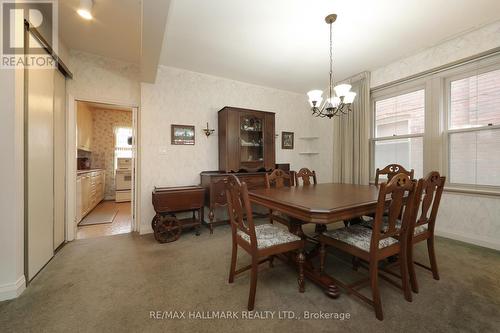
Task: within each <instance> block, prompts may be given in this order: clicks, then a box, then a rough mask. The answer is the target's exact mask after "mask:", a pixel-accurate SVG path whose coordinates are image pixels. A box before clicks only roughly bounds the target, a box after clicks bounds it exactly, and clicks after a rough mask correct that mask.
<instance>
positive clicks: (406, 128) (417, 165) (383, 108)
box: [372, 89, 425, 177]
mask: <svg viewBox="0 0 500 333" xmlns="http://www.w3.org/2000/svg"><path fill="white" fill-rule="evenodd" d="M424 120H425V90H424V89H420V90H416V91H412V92H409V93H405V94H400V95H397V96H392V97H389V98H383V99H378V100H376V101H375V122H374V125H375V128H374V132H375V133H374V134H375V135H374V138H373V140H372V141H373V150H372V151H373V155H374V163H373V164H374V165H373V171H375V170H376V169H377V168H380V169H382V168H384V167H385V166H386V165H388V164H391V163H398V164H401V165H402V166H404V167H405V168H407V169H408V170H410V169H414V170H415V177H422V173H423V170H422V169H423V136H424V125H425V121H424Z"/></svg>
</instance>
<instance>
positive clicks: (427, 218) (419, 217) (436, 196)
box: [410, 171, 446, 235]
mask: <svg viewBox="0 0 500 333" xmlns="http://www.w3.org/2000/svg"><path fill="white" fill-rule="evenodd" d="M445 182H446V177H442V176H441V175H440V174H439V172H437V171H432V172H430V173H429V174H428V175H427V176H426V177H425V178H423V179H420V180H419V182H418V187H417V193H416V196H415V206H414V211H415V213H414V220H415V221H416V222H415V225H414V226H412V229H414V228H417V227H419V226H421V225H425V224H427V230H429V231H430V232H431V234H433V233H434V225H435V223H436V216H437V212H438V209H439V203H440V202H441V195H442V194H443V188H444V183H445ZM419 208H420V209H419ZM429 209H430V210H429ZM410 235H413V231H412V233H410Z"/></svg>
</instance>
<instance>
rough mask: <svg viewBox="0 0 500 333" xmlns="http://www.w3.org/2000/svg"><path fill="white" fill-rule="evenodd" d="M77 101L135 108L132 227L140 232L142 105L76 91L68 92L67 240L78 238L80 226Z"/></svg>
mask: <svg viewBox="0 0 500 333" xmlns="http://www.w3.org/2000/svg"><path fill="white" fill-rule="evenodd" d="M77 102H90V103H101V104H109V105H115V106H121V107H127V108H131V109H132V131H133V137H134V150H133V151H134V153H135V156H134V172H133V175H132V179H133V182H132V184H133V189H132V198H133V205H132V212H131V213H132V226H131V231H132V232H137V231H139V226H140V220H139V214H138V213H139V212H140V196H138V195H137V193H138V189H139V188H140V170H139V167H140V156H141V154H140V151H139V147H140V144H139V141H140V139H139V138H140V135H139V134H140V132H139V123H140V112H139V109H140V108H139V106H138V105H136V104H130V103H123V102H120V101H113V100H103V99H94V98H89V97H80V96H75V95H72V94H67V105H66V110H67V117H66V138H67V139H66V151H67V155H66V166H67V167H66V179H67V182H66V241H67V242H70V241H72V240H75V239H76V232H77V225H76V177H77V174H76V171H77V166H76V157H77V133H76V128H77V127H76V126H77V124H76V109H77V107H76V103H77Z"/></svg>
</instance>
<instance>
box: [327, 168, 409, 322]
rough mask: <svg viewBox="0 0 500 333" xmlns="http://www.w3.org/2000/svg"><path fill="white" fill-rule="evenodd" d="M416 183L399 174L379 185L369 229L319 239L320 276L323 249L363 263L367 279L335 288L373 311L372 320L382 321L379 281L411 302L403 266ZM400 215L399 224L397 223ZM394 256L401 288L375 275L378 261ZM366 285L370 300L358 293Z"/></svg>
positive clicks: (342, 231)
mask: <svg viewBox="0 0 500 333" xmlns="http://www.w3.org/2000/svg"><path fill="white" fill-rule="evenodd" d="M416 186H417V182H416V181H415V180H411V179H410V177H409V176H408V175H406V174H403V173H400V174H397V175H395V176H393V177H392V179H391V180H390V181H389V182H388V183H382V184H381V185H380V188H379V194H378V200H377V206H376V212H375V220H374V224H373V229H369V228H365V227H363V226H361V225H358V224H356V225H353V226H349V227H344V228H340V229H336V230H329V231H326V232H324V233H323V234H321V235H320V237H319V241H320V244H321V248H320V272H323V271H324V266H325V256H326V246H332V247H335V248H338V249H340V250H342V251H344V252H346V253H348V254H350V255H352V256H355V257H357V258H360V259H361V260H364V261H365V262H367V263H368V265H369V278H366V279H363V280H361V281H357V282H354V283H352V284H344V283H342V282H340V281H338V284H339V285H340V286H342V287H344V288H346V289H347V290H348V291H349V293H352V294H354V295H356V296H358V297H359V298H361V299H362V300H363V301H365V302H367V303H368V304H370V305H372V306H373V307H374V309H375V316H376V317H377V319H379V320H383V318H384V316H383V312H382V302H381V298H380V291H379V286H378V278H379V274H380V277H381V278H383V279H384V280H387V281H388V282H390V283H392V284H394V285H396V286H397V287H399V288H401V289H402V290H403V294H404V297H405V299H406V300H407V301H409V302H411V300H412V296H411V290H410V283H409V277H408V265H407V262H406V260H407V258H408V256H407V249H408V246H407V242H408V230H409V228H410V224H411V219H412V216H413V213H414V211H413V204H414V198H415V192H416ZM386 207H388V208H387V210H388V216H387V219H386V222H387V224H386V226H385V227H384V218H383V217H384V211H385V210H386ZM402 211H403V215H402V221H401V222H400V221H399V217H400V213H401V212H402ZM395 255H398V257H399V260H400V261H401V264H400V265H399V267H400V271H401V272H400V273H401V280H402V283H401V285H400V284H398V283H397V282H395V281H393V280H392V279H390V278H389V277H388V276H386V275H384V274H382V272H379V267H378V266H379V261H382V260H384V259H386V258H388V257H390V256H395ZM368 282H369V283H370V286H371V291H372V299H370V298H368V297H366V296H365V295H363V294H361V293H360V292H359V291H358V290H359V289H360V288H361V287H363V286H364V284H366V283H368Z"/></svg>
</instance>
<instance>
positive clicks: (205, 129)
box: [203, 122, 215, 138]
mask: <svg viewBox="0 0 500 333" xmlns="http://www.w3.org/2000/svg"><path fill="white" fill-rule="evenodd" d="M203 132H205V135H206V136H207V138H208V137H209V136H210V135H212V134H213V133H214V132H215V129H210V128H209V127H208V122H207V128H204V129H203Z"/></svg>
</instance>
